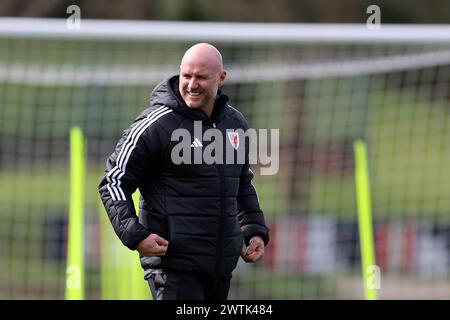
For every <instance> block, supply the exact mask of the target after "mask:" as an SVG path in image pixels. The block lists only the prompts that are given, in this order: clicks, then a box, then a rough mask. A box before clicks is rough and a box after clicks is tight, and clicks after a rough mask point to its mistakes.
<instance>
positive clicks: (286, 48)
mask: <svg viewBox="0 0 450 320" xmlns="http://www.w3.org/2000/svg"><path fill="white" fill-rule="evenodd" d="M202 41H206V42H210V43H212V44H214V45H215V46H217V47H218V48H219V50H221V52H222V53H223V58H224V63H225V67H226V68H227V69H228V74H229V78H228V79H227V82H226V84H225V86H224V88H223V89H224V91H225V92H226V93H227V94H228V95H229V96H230V104H231V105H232V106H235V107H236V108H238V109H239V110H240V111H241V112H243V113H244V115H245V116H246V117H247V119H248V120H249V123H250V125H251V126H252V127H254V128H257V129H258V128H260V129H280V150H279V152H280V156H279V159H280V167H279V171H278V173H277V174H276V175H267V176H264V175H256V176H255V180H254V184H255V186H256V188H257V191H258V195H259V198H260V202H261V206H262V209H263V211H264V213H265V216H266V219H267V221H268V223H269V225H270V228H271V243H270V245H269V247H268V248H267V253H266V256H265V258H264V259H263V261H261V262H260V263H257V264H245V263H242V262H240V263H239V265H238V268H237V269H236V272H235V274H234V277H233V280H232V288H231V291H230V298H231V299H346V298H350V299H351V298H358V299H361V298H363V297H364V294H363V286H362V280H361V255H360V252H359V231H358V223H357V219H358V218H357V217H358V213H357V198H356V187H355V180H354V178H355V162H354V153H353V142H354V141H356V140H358V139H361V140H363V141H365V143H366V145H367V151H368V163H369V172H370V187H371V195H372V197H371V200H372V214H373V238H374V243H375V248H374V249H375V258H376V259H375V260H376V264H377V267H379V269H377V270H380V274H379V275H378V276H380V280H381V281H380V287H379V288H377V293H378V296H379V298H380V299H383V298H399V299H401V298H412V299H417V298H428V299H430V298H431V299H432V298H442V297H448V296H449V295H450V274H449V270H450V250H449V249H450V248H449V247H450V234H449V233H450V221H449V215H448V208H449V207H450V197H449V196H448V190H449V187H450V167H449V166H448V163H450V148H449V147H448V146H449V145H450V127H449V124H450V112H449V110H450V106H449V99H450V92H449V87H450V26H449V25H384V24H383V25H382V26H381V29H380V30H369V29H368V28H366V26H365V25H351V24H261V23H256V24H254V23H200V22H198V23H193V22H190V23H187V22H160V21H147V22H143V21H96V20H85V19H83V20H82V23H81V29H79V30H69V29H67V28H66V21H65V20H64V19H28V18H0V188H1V190H3V192H1V193H0V212H1V215H0V219H1V220H0V298H3V299H17V298H34V299H63V298H64V288H65V276H66V258H67V253H66V242H67V232H66V231H67V227H68V220H67V217H68V212H69V206H68V203H69V191H70V190H69V187H70V185H69V157H70V150H69V131H70V127H72V126H74V125H76V126H79V127H80V128H81V129H82V130H83V132H84V134H85V137H86V140H87V142H88V143H87V147H88V148H87V150H86V153H87V155H86V176H85V185H86V188H85V207H84V211H85V221H84V222H85V224H84V226H85V229H84V233H85V235H84V249H85V252H84V267H85V289H86V295H85V297H86V299H91V298H102V297H105V298H123V297H135V298H137V297H138V296H137V295H133V292H136V291H133V290H131V291H133V292H125V291H127V290H130V289H126V288H131V287H133V286H134V285H131V284H130V285H128V284H127V283H126V280H123V279H125V278H124V277H125V276H124V273H123V272H122V275H121V276H119V279H116V280H117V281H116V283H115V281H114V280H110V279H115V277H114V272H116V271H117V270H116V269H115V268H116V267H117V268H119V269H120V267H119V266H118V263H119V260H123V259H128V257H127V258H123V257H125V253H123V252H120V250H126V248H124V247H123V246H122V245H121V244H120V242H119V240H118V239H117V237H115V236H114V235H113V234H105V232H100V231H101V230H104V228H103V223H104V222H105V221H102V220H101V217H102V216H100V217H99V214H98V213H99V212H98V211H99V209H98V207H99V206H98V201H99V200H98V192H97V186H98V183H99V181H100V178H101V176H102V174H103V170H104V161H105V159H106V157H107V156H108V155H109V153H110V152H112V150H113V148H114V145H115V143H116V142H117V140H118V139H119V137H120V135H121V134H122V130H123V129H125V128H126V127H127V126H128V125H129V123H130V122H131V121H132V120H133V119H134V118H135V117H136V116H137V115H138V114H139V113H140V112H141V111H142V110H143V109H144V108H146V106H147V105H148V103H149V96H150V92H151V90H152V88H153V86H154V85H155V84H157V83H158V82H160V81H161V80H163V79H164V78H165V77H168V76H170V75H172V74H175V73H177V71H178V66H179V62H180V61H179V60H180V58H181V56H182V54H183V53H184V51H185V50H186V49H187V48H188V47H189V46H191V45H192V44H194V43H196V42H202ZM256 167H258V166H256ZM254 171H256V172H259V170H254ZM103 217H105V215H103ZM106 227H107V226H106ZM110 231H112V230H110ZM102 239H103V240H102ZM105 242H109V243H110V246H106V245H105V244H104V243H105ZM133 254H135V252H130V257H129V259H135V261H137V257H134V256H135V255H134V256H133ZM108 259H110V260H109V261H116V262H115V263H117V265H115V264H114V263H113V264H111V265H109V266H108V267H109V268H110V269H108V268H107V270H106V271H105V269H103V272H102V268H101V265H102V261H107V260H108ZM136 267H138V266H136ZM123 270H124V269H122V271H123ZM128 270H131V269H128ZM130 272H131V271H130ZM138 277H139V276H138ZM142 282H143V284H144V285H146V283H145V282H144V280H143V279H142ZM102 284H103V287H107V290H106V292H105V291H103V292H102V290H101V287H102ZM121 284H122V286H121ZM139 290H140V289H139ZM114 292H116V294H117V295H114ZM142 294H144V293H142ZM140 296H142V295H140Z"/></svg>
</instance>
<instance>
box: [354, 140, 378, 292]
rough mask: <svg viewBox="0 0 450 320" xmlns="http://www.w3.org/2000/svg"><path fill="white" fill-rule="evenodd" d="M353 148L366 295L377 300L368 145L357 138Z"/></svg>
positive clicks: (376, 272) (376, 268) (376, 269)
mask: <svg viewBox="0 0 450 320" xmlns="http://www.w3.org/2000/svg"><path fill="white" fill-rule="evenodd" d="M353 148H354V152H355V166H356V172H355V183H356V197H357V205H358V225H359V238H360V248H361V266H362V274H363V281H364V296H365V298H366V300H377V299H378V296H377V289H379V280H378V279H379V276H380V275H379V268H378V267H377V266H376V264H375V250H374V241H373V232H372V204H371V199H370V182H369V173H368V171H369V169H368V160H367V147H366V144H365V143H364V141H362V140H357V141H355V142H354V144H353ZM374 273H375V274H374Z"/></svg>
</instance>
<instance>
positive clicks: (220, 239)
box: [212, 122, 225, 276]
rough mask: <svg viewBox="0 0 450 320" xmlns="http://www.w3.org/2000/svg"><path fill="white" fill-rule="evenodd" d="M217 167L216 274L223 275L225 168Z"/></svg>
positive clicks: (214, 124) (218, 165) (213, 124)
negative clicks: (218, 194) (218, 215)
mask: <svg viewBox="0 0 450 320" xmlns="http://www.w3.org/2000/svg"><path fill="white" fill-rule="evenodd" d="M212 126H213V128H216V127H217V125H216V123H215V122H213V123H212ZM216 168H217V170H218V172H219V180H220V186H219V188H220V219H219V225H218V226H217V251H216V254H217V260H216V274H217V276H220V275H221V268H220V265H221V264H220V258H221V256H222V246H223V229H224V224H225V172H224V168H223V164H218V163H216Z"/></svg>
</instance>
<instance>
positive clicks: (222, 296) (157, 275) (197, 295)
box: [147, 271, 231, 300]
mask: <svg viewBox="0 0 450 320" xmlns="http://www.w3.org/2000/svg"><path fill="white" fill-rule="evenodd" d="M147 281H148V284H149V286H150V291H151V292H152V296H153V299H155V300H226V299H227V297H228V291H229V290H230V281H231V275H230V276H227V277H223V278H215V277H210V276H206V275H202V274H198V273H191V272H178V271H162V272H159V271H158V272H152V273H150V275H149V277H148V278H147Z"/></svg>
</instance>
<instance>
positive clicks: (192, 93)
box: [188, 91, 201, 97]
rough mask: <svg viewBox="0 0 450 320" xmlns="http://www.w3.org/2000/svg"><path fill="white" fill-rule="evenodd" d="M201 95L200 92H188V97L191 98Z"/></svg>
mask: <svg viewBox="0 0 450 320" xmlns="http://www.w3.org/2000/svg"><path fill="white" fill-rule="evenodd" d="M200 94H201V92H189V91H188V95H190V96H191V97H198V96H199V95H200Z"/></svg>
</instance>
